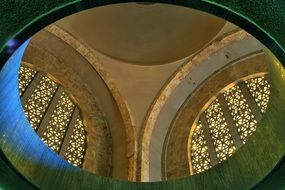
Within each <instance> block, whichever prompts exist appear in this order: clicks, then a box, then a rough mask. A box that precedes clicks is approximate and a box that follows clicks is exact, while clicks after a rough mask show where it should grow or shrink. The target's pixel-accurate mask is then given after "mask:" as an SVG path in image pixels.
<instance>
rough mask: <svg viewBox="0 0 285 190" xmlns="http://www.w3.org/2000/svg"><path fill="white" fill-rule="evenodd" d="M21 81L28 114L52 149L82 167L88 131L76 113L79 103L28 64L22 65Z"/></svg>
mask: <svg viewBox="0 0 285 190" xmlns="http://www.w3.org/2000/svg"><path fill="white" fill-rule="evenodd" d="M18 81H19V93H20V96H21V99H22V104H23V109H24V113H25V115H26V117H27V119H28V120H29V122H30V124H31V126H32V128H33V129H34V130H35V131H36V132H37V133H38V135H39V136H40V137H41V139H42V140H43V142H44V143H46V144H47V145H48V146H49V147H50V148H51V149H52V150H54V151H55V152H56V153H58V154H60V155H62V156H63V157H64V158H65V159H66V160H67V161H68V162H70V163H72V164H73V165H75V166H78V167H81V166H82V164H83V159H84V155H85V150H86V133H85V127H84V125H83V121H82V117H81V114H80V112H75V109H76V105H75V104H74V103H73V101H72V100H71V99H70V97H69V96H68V95H67V94H66V93H65V92H64V90H60V91H59V90H58V89H59V88H62V87H61V86H60V85H58V84H56V83H55V82H54V81H53V80H51V79H50V78H48V77H47V76H45V74H44V73H42V72H38V71H36V70H34V69H33V68H30V67H29V66H27V65H22V66H21V67H20V69H19V80H18ZM57 96H58V97H59V98H56V97H57ZM52 105H54V106H52ZM73 118H74V119H75V122H74V123H72V122H71V120H72V119H73ZM68 130H69V131H71V132H70V133H67V132H68ZM64 143H65V144H67V147H65V148H63V144H64Z"/></svg>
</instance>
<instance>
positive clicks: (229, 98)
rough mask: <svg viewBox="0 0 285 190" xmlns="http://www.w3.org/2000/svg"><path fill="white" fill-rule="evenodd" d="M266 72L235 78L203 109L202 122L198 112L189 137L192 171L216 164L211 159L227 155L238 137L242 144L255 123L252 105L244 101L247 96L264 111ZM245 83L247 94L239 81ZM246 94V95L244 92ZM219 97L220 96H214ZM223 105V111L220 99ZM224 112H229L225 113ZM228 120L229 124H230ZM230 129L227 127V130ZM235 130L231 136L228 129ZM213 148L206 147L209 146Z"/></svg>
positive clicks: (267, 89) (195, 171)
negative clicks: (231, 83) (234, 81)
mask: <svg viewBox="0 0 285 190" xmlns="http://www.w3.org/2000/svg"><path fill="white" fill-rule="evenodd" d="M266 76H267V74H265V75H263V76H258V77H252V78H250V79H248V80H246V81H239V82H237V83H236V84H235V85H229V86H228V89H226V90H222V91H221V92H220V94H219V95H217V98H216V99H214V100H213V101H212V102H211V103H207V104H208V105H209V106H208V107H207V108H206V109H205V111H204V116H205V117H206V122H204V123H203V122H201V117H202V115H203V114H200V116H199V118H198V119H197V123H195V124H194V125H193V127H195V130H194V132H193V135H192V137H191V146H190V158H191V166H192V170H193V174H197V173H200V172H203V171H205V170H208V169H209V168H211V167H212V166H214V165H215V164H217V163H214V162H213V160H211V158H213V157H215V158H217V162H218V163H219V162H221V161H223V160H226V159H227V158H229V157H230V156H231V155H232V154H233V153H234V152H235V151H236V149H237V148H239V147H237V146H236V145H237V144H238V142H236V141H237V140H236V139H240V141H241V142H242V144H244V143H245V142H246V141H247V140H248V139H249V137H250V136H251V135H252V134H253V133H254V131H255V130H256V128H257V126H258V121H257V118H258V117H256V115H257V114H258V113H256V112H255V111H256V110H255V111H254V109H251V108H252V107H253V105H250V104H249V102H248V101H247V99H248V97H246V96H251V97H250V98H253V99H254V101H253V103H256V105H257V106H256V107H257V108H259V109H260V110H258V111H260V112H261V113H264V112H265V111H266V108H267V104H268V101H269V96H270V84H269V81H268V80H267V77H266ZM241 82H245V84H246V88H247V89H248V91H249V92H250V93H248V94H247V93H245V92H244V91H243V90H242V89H241V88H240V87H239V84H240V83H241ZM246 94H247V95H246ZM219 96H223V97H224V98H220V99H219V98H218V97H219ZM219 101H225V102H223V103H224V105H226V107H227V109H226V110H223V109H222V106H221V102H219ZM226 112H229V114H227V116H226V114H225V113H226ZM231 123H232V125H233V126H230V124H231ZM230 129H231V130H230ZM233 130H236V131H237V133H236V134H238V137H236V138H233V135H234V134H232V131H233ZM205 132H206V133H208V134H210V136H211V138H206V137H205ZM209 144H210V145H212V146H211V147H213V148H214V150H212V151H211V150H209V149H210V146H207V145H209Z"/></svg>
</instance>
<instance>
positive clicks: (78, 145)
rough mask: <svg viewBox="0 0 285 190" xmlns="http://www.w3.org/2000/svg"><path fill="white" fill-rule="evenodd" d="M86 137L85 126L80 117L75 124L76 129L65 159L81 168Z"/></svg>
mask: <svg viewBox="0 0 285 190" xmlns="http://www.w3.org/2000/svg"><path fill="white" fill-rule="evenodd" d="M85 147H86V136H85V130H84V125H83V122H82V120H81V117H80V116H78V118H77V120H76V124H75V128H74V130H73V132H72V135H71V139H70V141H69V145H68V147H67V151H66V153H65V159H66V160H67V161H68V162H70V163H72V164H73V165H75V166H81V165H82V162H83V158H84V154H85Z"/></svg>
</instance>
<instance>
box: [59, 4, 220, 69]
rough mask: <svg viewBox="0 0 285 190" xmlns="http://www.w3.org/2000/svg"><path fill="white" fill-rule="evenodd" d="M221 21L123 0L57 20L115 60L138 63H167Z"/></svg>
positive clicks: (200, 42) (209, 35)
mask: <svg viewBox="0 0 285 190" xmlns="http://www.w3.org/2000/svg"><path fill="white" fill-rule="evenodd" d="M224 24H225V21H224V20H222V19H219V18H217V17H214V16H212V15H209V14H207V13H203V12H200V11H197V10H194V9H189V8H184V7H178V6H173V5H166V4H151V5H141V4H137V3H125V4H117V5H111V6H103V7H99V8H94V9H89V10H87V11H83V12H80V13H77V14H75V15H72V16H70V17H67V18H64V19H62V20H60V21H59V22H57V25H58V26H60V27H62V28H63V29H65V30H66V31H69V32H70V33H71V34H73V35H74V36H76V38H78V39H79V40H80V41H83V42H85V43H86V44H88V45H89V46H91V47H92V48H93V49H95V50H97V51H99V52H101V53H103V54H105V55H107V56H109V57H112V58H114V59H117V60H120V61H123V62H126V63H132V64H140V65H155V64H166V63H171V62H174V61H177V60H180V59H182V58H185V57H188V56H189V55H191V54H193V53H195V52H196V51H197V50H199V49H200V48H202V47H203V46H205V45H206V44H208V43H209V42H210V41H211V40H212V39H213V38H214V37H215V36H216V35H217V34H218V33H219V31H220V30H221V29H222V28H223V26H224Z"/></svg>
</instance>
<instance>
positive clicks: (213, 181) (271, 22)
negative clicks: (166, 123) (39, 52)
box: [0, 0, 285, 189]
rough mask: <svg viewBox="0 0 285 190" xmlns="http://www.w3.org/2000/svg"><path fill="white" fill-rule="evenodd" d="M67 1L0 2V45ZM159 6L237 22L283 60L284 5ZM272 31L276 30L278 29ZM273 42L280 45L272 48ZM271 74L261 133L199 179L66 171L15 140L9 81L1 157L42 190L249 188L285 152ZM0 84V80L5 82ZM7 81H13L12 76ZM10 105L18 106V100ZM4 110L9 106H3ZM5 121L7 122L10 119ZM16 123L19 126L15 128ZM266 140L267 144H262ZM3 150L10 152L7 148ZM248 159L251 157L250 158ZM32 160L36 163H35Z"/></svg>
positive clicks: (279, 83) (280, 101) (263, 0)
mask: <svg viewBox="0 0 285 190" xmlns="http://www.w3.org/2000/svg"><path fill="white" fill-rule="evenodd" d="M66 2H72V1H67V0H66V1H61V2H58V1H51V0H48V1H45V0H43V1H36V0H33V1H32V0H31V1H25V2H24V1H12V2H11V1H8V0H6V1H5V0H4V1H3V2H1V5H0V10H1V14H2V17H1V20H0V23H1V30H0V31H1V33H0V41H1V43H2V44H4V43H5V42H6V41H7V40H8V39H9V38H10V37H11V36H14V35H16V33H17V32H20V30H21V29H23V28H24V27H25V26H26V25H27V24H28V23H32V22H36V21H37V19H36V18H39V17H40V16H41V15H44V14H45V13H47V11H49V10H52V9H54V8H58V7H60V6H61V5H63V4H64V3H66ZM73 2H75V1H73ZM108 2H109V1H108ZM108 2H107V1H98V2H93V4H92V3H90V1H82V3H79V2H77V4H75V6H72V7H70V9H68V11H67V9H65V12H64V14H68V13H71V12H75V11H79V10H82V9H84V8H86V7H91V6H94V5H98V4H99V5H100V4H104V3H108ZM120 2H123V1H120ZM163 2H169V3H180V5H185V6H194V7H200V8H203V9H204V10H207V11H209V12H214V13H215V14H218V15H220V16H222V17H225V18H228V19H231V20H235V23H237V24H239V25H242V26H243V27H245V28H246V29H248V30H251V31H255V32H254V34H255V35H257V36H258V38H259V39H260V40H261V41H262V42H264V43H265V44H266V45H268V46H269V48H270V49H271V50H273V51H274V53H276V54H277V56H278V57H279V58H281V60H282V57H285V56H284V52H283V50H282V47H285V42H284V36H283V34H284V29H283V28H284V27H283V26H284V24H285V23H284V20H285V19H284V16H285V14H284V7H285V3H284V1H283V0H271V1H267V0H259V1H246V2H245V1H238V0H233V1H222V0H221V1H219V0H213V1H211V2H217V4H218V3H221V4H224V5H225V6H228V7H229V8H226V7H225V8H221V9H219V8H217V6H211V7H210V6H209V7H208V4H206V3H203V2H205V1H198V0H196V1H179V2H178V1H163ZM97 3H98V4H97ZM109 3H110V2H109ZM225 9H231V10H233V11H236V12H239V13H240V14H241V15H242V14H244V15H245V18H247V20H245V19H241V17H238V16H237V15H236V14H234V13H233V12H227V11H225ZM30 10H32V11H30ZM60 14H63V12H58V13H55V14H53V17H48V18H49V19H47V20H45V21H44V22H43V20H42V23H41V24H47V22H48V21H49V22H50V21H53V20H54V19H56V18H59V16H60ZM46 18H47V17H46ZM249 20H254V22H255V23H256V24H257V25H259V26H260V27H262V29H263V30H264V31H266V32H267V33H268V34H270V35H271V37H272V38H270V37H268V36H266V35H265V34H264V33H263V32H262V31H261V30H260V29H258V27H254V26H253V25H252V24H251V23H250V21H249ZM3 23H5V24H3ZM2 26H3V27H2ZM33 27H34V29H38V28H39V25H38V26H37V27H36V26H35V25H33ZM276 28H278V30H277V29H276ZM32 31H34V30H32V28H31V27H30V28H29V30H26V32H27V33H26V35H28V34H29V35H31V32H32ZM274 40H276V41H275V42H278V43H280V44H278V43H274ZM279 45H280V46H279ZM1 47H2V45H1ZM1 55H4V54H1ZM12 68H13V67H12ZM271 73H273V77H272V78H273V80H272V81H273V82H272V84H273V91H272V98H271V101H270V103H269V110H268V112H267V113H266V117H265V118H264V119H263V122H262V127H260V128H261V129H260V130H257V132H256V134H255V135H254V136H253V138H252V139H251V140H250V142H248V144H247V145H246V146H244V147H242V148H241V150H240V151H239V153H238V154H236V155H235V156H234V157H232V158H231V159H229V160H228V161H227V162H225V163H223V164H221V165H219V166H217V167H215V168H214V169H212V170H210V171H208V172H205V173H204V174H201V175H198V176H193V177H188V178H185V179H180V180H175V181H169V182H160V183H128V182H124V181H117V180H110V179H106V178H101V177H99V176H94V175H90V174H89V173H85V172H82V171H78V170H75V169H74V168H72V169H71V168H69V167H68V165H66V164H64V162H63V161H61V160H60V159H59V158H58V157H57V156H56V155H54V154H50V152H48V151H47V150H45V149H44V148H43V149H42V144H41V143H40V142H39V141H38V142H39V144H38V146H37V147H34V146H29V145H30V144H29V143H26V144H25V142H24V141H20V137H19V136H20V135H18V134H17V133H16V132H15V131H18V129H19V128H17V127H20V125H22V123H21V121H22V120H23V117H22V116H23V114H21V113H19V114H15V113H17V112H15V110H17V109H18V110H19V109H20V108H19V107H17V106H18V105H15V103H14V104H13V103H11V100H12V98H15V97H13V96H11V93H12V91H5V92H4V87H5V88H10V89H13V88H12V87H11V86H10V85H12V84H13V83H10V82H9V80H8V78H9V77H8V76H7V78H5V83H4V84H5V85H3V86H1V87H2V90H1V98H3V99H1V103H0V104H1V109H4V108H6V109H5V111H6V112H4V113H3V112H1V116H0V118H1V135H2V138H1V144H0V146H1V149H2V150H3V152H4V153H5V155H6V156H7V157H8V158H9V160H10V162H12V163H13V165H15V167H17V168H18V170H19V171H21V173H22V174H23V175H24V176H25V177H27V178H28V179H29V180H30V181H31V182H32V183H34V184H37V186H40V187H41V188H43V189H80V188H81V189H82V188H84V189H92V188H93V189H96V188H97V189H237V188H238V189H249V188H250V187H252V186H253V185H255V184H256V183H257V182H259V181H260V180H261V179H262V178H263V177H264V176H265V175H266V174H268V173H269V172H270V171H271V170H272V168H273V167H274V166H275V165H276V163H277V162H278V161H279V160H280V159H281V157H282V155H283V153H284V151H285V147H284V144H285V142H284V139H285V138H284V129H283V126H284V122H285V121H284V113H285V110H284V107H283V106H280V105H284V102H285V100H284V94H285V92H284V77H283V78H282V77H280V76H282V75H283V76H284V70H283V67H282V66H281V67H280V66H278V65H275V67H273V69H272V71H271ZM14 75H15V73H14ZM1 79H2V80H4V78H1ZM10 80H12V79H11V76H10ZM14 81H16V80H14ZM1 82H3V81H1ZM2 84H3V83H2ZM14 84H15V83H14ZM5 97H6V98H5ZM7 97H8V98H7ZM13 100H15V102H17V101H16V99H13ZM7 105H9V106H8V107H7ZM7 108H9V109H7ZM11 110H12V111H11ZM13 115H14V116H13ZM18 116H21V117H18ZM7 118H11V119H10V120H9V119H7ZM6 119H7V120H6ZM4 121H5V125H4ZM17 121H19V122H18V123H17ZM6 126H8V127H9V128H12V129H14V130H13V131H14V132H15V134H13V135H12V134H11V133H4V132H3V131H5V132H8V129H7V127H6ZM26 127H28V126H26ZM21 129H22V130H23V132H22V135H23V134H25V135H27V136H24V137H25V138H26V137H31V139H33V137H34V136H33V135H31V133H30V132H31V131H30V132H29V131H28V130H26V128H21ZM3 134H7V135H8V136H9V139H7V137H5V136H3ZM4 137H5V138H4ZM264 139H266V141H265V140H264ZM7 140H9V141H7ZM14 143H17V146H11V145H13V144H14ZM4 145H5V146H4ZM7 145H8V146H11V147H10V148H7ZM27 147H29V149H34V150H38V151H39V149H41V151H47V152H48V154H49V156H46V157H45V158H42V159H39V160H38V158H39V157H40V156H41V153H39V152H38V153H37V154H33V155H32V154H29V155H28V157H27V155H25V154H23V153H28V152H29V149H27ZM272 147H274V148H272ZM9 149H10V151H9ZM268 153H271V154H268ZM252 154H254V156H253V155H252ZM19 158H20V159H19ZM27 158H28V159H27ZM35 160H37V161H36V162H34V161H35ZM43 161H44V162H43ZM53 166H54V167H53ZM282 174H283V175H284V173H282V172H281V173H280V175H279V179H280V180H277V181H275V182H276V183H275V184H274V188H275V189H277V188H281V187H282V186H280V184H283V185H284V182H282V178H280V177H281V175H282ZM283 181H284V180H283ZM271 182H272V181H271ZM267 184H269V185H270V180H269V182H267ZM278 185H279V186H278ZM269 187H272V186H269Z"/></svg>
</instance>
